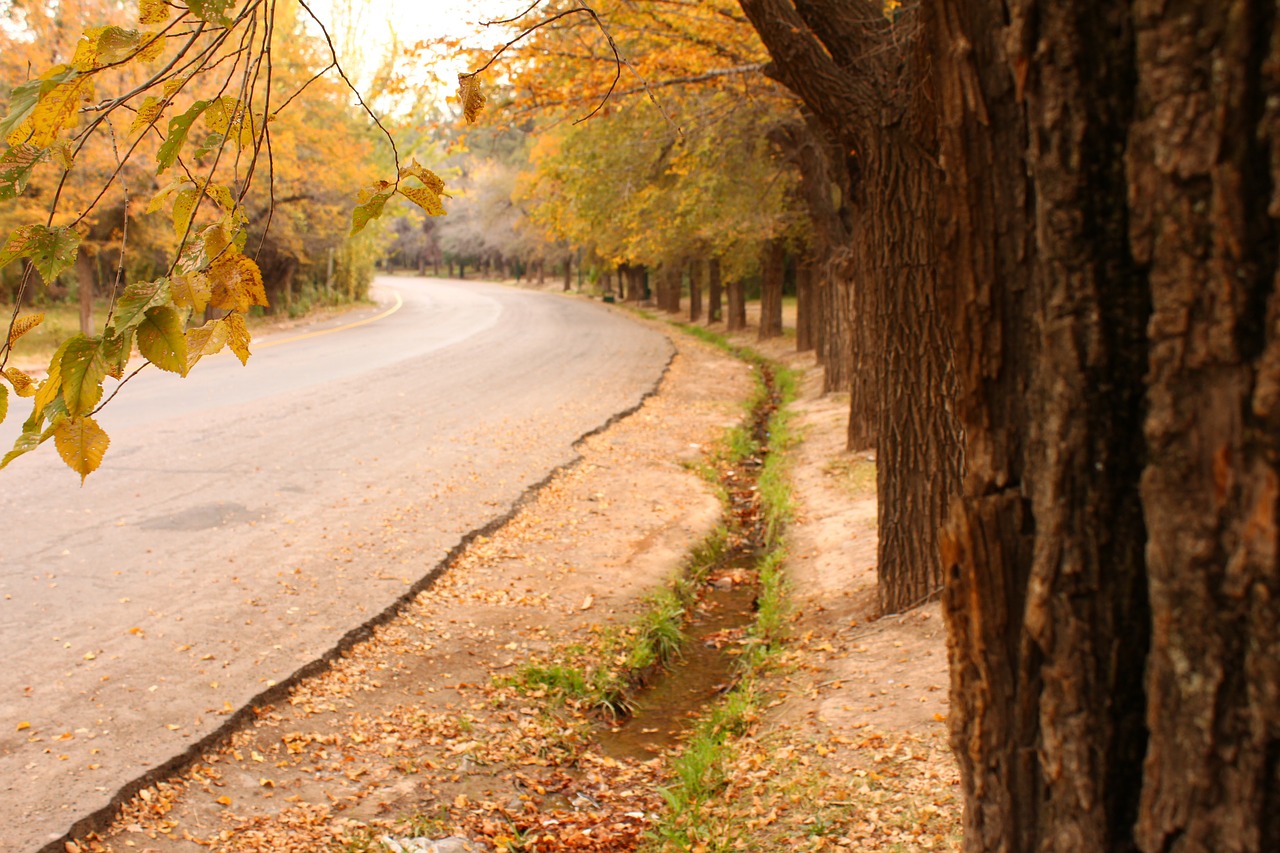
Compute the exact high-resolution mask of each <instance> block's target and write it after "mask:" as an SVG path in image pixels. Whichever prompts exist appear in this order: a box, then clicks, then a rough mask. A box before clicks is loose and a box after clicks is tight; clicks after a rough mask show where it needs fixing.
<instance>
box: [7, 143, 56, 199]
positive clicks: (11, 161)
mask: <svg viewBox="0 0 1280 853" xmlns="http://www.w3.org/2000/svg"><path fill="white" fill-rule="evenodd" d="M47 154H48V152H47V150H46V149H44V148H41V147H40V146H38V145H32V144H31V143H30V142H23V143H21V144H19V145H15V146H13V147H12V148H10V149H8V150H7V151H5V152H4V154H3V155H0V201H4V200H5V199H11V198H16V197H17V196H19V195H21V194H22V191H23V190H25V189H26V188H27V182H28V181H30V180H31V172H32V171H33V170H34V169H35V167H36V166H37V165H39V164H40V163H41V162H42V161H43V160H44V159H45V157H46V156H47Z"/></svg>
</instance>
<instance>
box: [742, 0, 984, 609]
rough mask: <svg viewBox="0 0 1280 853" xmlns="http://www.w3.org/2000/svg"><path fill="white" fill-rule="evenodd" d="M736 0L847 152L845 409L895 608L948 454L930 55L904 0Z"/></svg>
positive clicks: (946, 346) (885, 587)
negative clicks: (872, 481)
mask: <svg viewBox="0 0 1280 853" xmlns="http://www.w3.org/2000/svg"><path fill="white" fill-rule="evenodd" d="M740 5H741V6H742V9H743V11H744V12H745V13H746V15H747V17H748V19H749V20H750V21H751V22H752V25H753V26H754V27H755V29H756V31H757V32H758V33H759V34H760V36H761V38H762V40H763V41H764V43H765V46H766V47H767V48H768V50H769V53H770V55H771V56H772V57H773V64H772V66H771V67H770V69H769V70H768V71H769V73H771V74H773V75H774V76H775V77H777V78H778V79H779V80H780V81H781V82H782V83H783V84H784V85H786V86H787V87H788V88H789V89H791V90H792V91H793V92H795V93H796V94H797V95H798V96H799V97H800V98H801V99H802V100H803V101H804V102H805V104H806V105H807V106H808V108H809V109H810V110H812V112H813V114H814V116H815V117H816V119H817V120H818V121H819V122H821V123H822V124H823V125H824V126H825V127H826V128H827V130H828V132H829V133H830V134H831V137H832V138H834V139H836V140H838V141H839V142H840V143H841V150H842V151H843V152H845V157H846V158H847V159H846V160H845V162H844V167H845V169H846V170H847V172H848V174H849V175H850V177H851V186H852V193H853V197H852V199H850V201H849V204H850V206H851V208H852V210H853V214H852V216H851V220H852V223H853V227H854V228H855V231H856V233H855V234H854V235H853V237H852V239H851V241H850V242H849V244H848V246H846V247H845V250H846V251H847V252H849V254H848V255H845V256H842V257H841V261H842V262H844V263H848V264H849V265H848V266H847V267H846V268H847V269H849V270H850V271H851V272H852V276H851V279H852V281H853V283H854V284H855V285H856V291H855V293H856V298H857V299H858V301H859V302H860V303H862V304H861V305H859V307H864V306H870V305H873V306H874V309H873V310H862V311H860V312H857V314H856V319H855V320H854V322H852V323H851V324H850V325H851V326H852V330H853V331H854V332H855V333H856V334H855V335H854V336H851V339H850V340H851V348H852V350H853V352H851V353H850V355H852V356H855V357H856V358H858V359H866V360H867V361H868V362H869V363H870V366H871V368H872V369H871V371H870V372H867V371H865V370H859V371H857V373H856V381H858V382H864V383H865V382H870V383H871V384H870V385H869V386H866V387H863V388H861V389H859V388H855V389H854V392H855V393H854V394H853V395H852V400H851V408H850V416H851V420H854V419H857V420H858V421H859V423H860V424H861V425H862V426H863V427H865V426H866V422H867V421H870V422H871V423H873V424H874V427H872V431H873V433H874V434H873V435H872V436H870V437H871V438H872V439H874V440H876V442H877V443H876V447H877V454H878V455H877V459H878V464H877V489H878V493H879V496H880V501H879V512H880V519H879V529H880V542H879V561H878V569H877V572H878V577H879V582H880V599H881V604H882V607H884V608H886V609H889V610H897V609H900V608H903V607H908V606H911V605H912V604H915V603H918V602H919V601H920V600H922V599H923V598H925V597H927V596H928V595H931V594H934V593H936V592H938V591H939V590H940V589H941V586H942V572H941V567H940V565H939V563H938V559H937V548H936V536H937V531H938V529H939V527H940V525H941V522H942V519H943V517H944V513H945V509H946V506H947V501H948V500H949V498H950V497H951V495H952V493H953V492H954V490H955V489H956V487H957V478H958V473H959V469H960V460H961V457H960V445H959V435H958V432H957V426H956V424H955V422H954V419H953V416H952V410H951V406H950V405H949V402H948V397H949V396H950V394H951V392H952V387H951V382H952V378H951V377H952V368H951V365H950V359H951V342H950V329H949V328H948V326H947V325H946V324H945V323H944V322H943V321H942V318H943V317H945V316H947V313H946V308H945V306H940V305H939V304H938V300H939V296H940V294H939V292H938V289H937V282H938V278H937V256H936V250H935V245H934V239H933V233H932V227H933V204H934V200H933V188H934V184H935V183H936V177H937V176H936V165H935V164H936V163H937V160H936V157H935V149H936V139H935V135H934V128H933V105H932V103H931V102H930V96H931V93H930V91H929V90H928V87H927V85H926V84H927V83H928V80H927V79H925V78H923V77H922V76H920V75H917V73H916V72H917V68H927V67H928V66H929V63H930V62H932V61H933V59H932V58H931V57H929V56H928V55H925V54H919V53H917V52H916V51H915V50H914V47H915V44H916V42H915V39H914V37H913V34H914V32H915V30H916V21H917V13H916V10H915V9H914V7H911V8H906V9H904V10H903V11H902V14H901V15H900V16H899V18H898V19H897V21H894V20H890V19H889V18H886V16H885V15H884V14H883V8H882V5H881V4H879V3H876V2H872V0H797V2H791V0H740ZM908 81H909V82H908ZM846 259H847V261H846ZM837 289H838V286H837ZM831 355H833V353H831V352H828V361H827V364H828V368H829V369H830V366H831V364H832V359H831V358H830V356H831ZM860 392H862V393H860ZM868 400H870V401H872V405H868ZM871 408H874V417H868V415H869V411H868V410H869V409H871ZM864 435H865V432H864ZM852 438H853V436H852V435H851V440H852Z"/></svg>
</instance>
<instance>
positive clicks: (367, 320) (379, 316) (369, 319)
mask: <svg viewBox="0 0 1280 853" xmlns="http://www.w3.org/2000/svg"><path fill="white" fill-rule="evenodd" d="M391 292H392V293H394V294H395V297H396V303H395V304H394V305H392V306H391V307H390V308H388V309H387V310H386V311H383V312H382V313H381V314H376V315H374V316H373V317H366V318H364V319H363V320H356V321H355V322H354V323H346V324H344V325H341V326H334V327H333V328H332V329H320V330H319V331H315V332H306V333H304V334H301V335H293V336H292V337H288V338H279V339H272V340H269V341H262V342H261V343H257V345H256V346H255V347H254V349H266V348H267V347H274V346H278V345H280V344H291V343H293V342H294V341H305V340H306V339H307V338H318V337H320V336H321V335H332V334H333V333H334V332H345V331H346V330H347V329H354V328H356V327H357V326H364V325H367V324H369V323H373V322H376V321H378V320H381V319H383V318H385V317H390V316H391V315H392V314H394V313H396V312H397V311H399V310H400V309H401V308H402V307H403V306H404V299H402V298H401V296H400V291H398V290H392V291H391Z"/></svg>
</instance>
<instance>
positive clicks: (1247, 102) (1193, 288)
mask: <svg viewBox="0 0 1280 853" xmlns="http://www.w3.org/2000/svg"><path fill="white" fill-rule="evenodd" d="M1276 15H1277V10H1276V6H1275V4H1274V3H1264V2H1249V0H1220V2H1218V3H1214V4H1207V3H1204V4H1183V5H1179V6H1176V7H1174V8H1170V9H1167V10H1165V9H1161V8H1159V7H1157V6H1156V5H1155V4H1153V3H1150V2H1141V3H1135V4H1134V15H1133V24H1134V29H1135V36H1136V60H1137V66H1138V85H1137V108H1136V109H1135V110H1134V114H1135V115H1136V116H1138V117H1139V120H1138V121H1137V122H1136V123H1135V124H1134V126H1133V128H1132V132H1131V134H1130V136H1129V149H1128V150H1129V154H1128V166H1129V178H1130V184H1129V187H1128V195H1127V197H1128V199H1129V200H1130V201H1131V204H1132V209H1131V213H1130V226H1131V229H1132V232H1131V235H1132V241H1133V242H1132V245H1133V250H1134V254H1135V256H1136V259H1137V262H1138V263H1139V264H1142V265H1144V266H1149V268H1150V274H1149V283H1150V287H1151V299H1152V307H1153V313H1152V316H1151V321H1150V323H1149V325H1148V326H1147V329H1148V331H1149V333H1150V346H1151V349H1150V359H1149V372H1148V374H1147V380H1148V391H1147V404H1148V407H1149V410H1148V413H1147V418H1146V422H1145V428H1146V439H1147V447H1148V454H1149V456H1148V464H1147V468H1146V470H1145V472H1144V473H1143V476H1142V483H1141V495H1142V505H1143V509H1144V511H1145V517H1146V522H1147V526H1148V531H1149V536H1150V544H1149V546H1148V548H1147V550H1146V557H1147V577H1148V582H1149V584H1150V593H1151V607H1152V624H1153V625H1154V634H1153V637H1152V653H1151V656H1150V657H1149V658H1148V660H1147V670H1146V672H1147V707H1146V721H1147V724H1148V726H1149V727H1150V730H1151V740H1150V747H1149V752H1148V755H1147V762H1146V768H1145V769H1146V772H1145V774H1144V779H1143V785H1142V804H1141V810H1140V814H1139V822H1138V840H1139V843H1140V844H1141V846H1142V847H1143V848H1144V849H1145V850H1161V851H1164V850H1170V851H1179V852H1180V851H1192V850H1214V851H1251V853H1252V851H1273V850H1280V547H1278V546H1280V542H1278V536H1277V527H1278V526H1280V500H1278V498H1280V285H1278V284H1277V273H1278V271H1280V264H1278V262H1277V261H1278V259H1277V251H1280V246H1278V245H1277V226H1278V225H1280V194H1278V193H1277V188H1278V187H1280V181H1278V180H1277V179H1278V178H1280V139H1278V138H1277V133H1278V132H1280V106H1278V105H1277V104H1278V99H1280V27H1277V20H1276Z"/></svg>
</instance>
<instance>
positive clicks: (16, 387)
mask: <svg viewBox="0 0 1280 853" xmlns="http://www.w3.org/2000/svg"><path fill="white" fill-rule="evenodd" d="M4 377H5V378H6V379H8V380H9V382H10V383H12V384H13V391H14V393H15V394H17V395H18V396H19V397H34V396H35V395H36V381H35V380H34V379H32V378H31V377H30V376H28V375H27V374H25V373H23V372H22V371H21V370H19V369H18V368H16V367H8V368H5V371H4Z"/></svg>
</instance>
